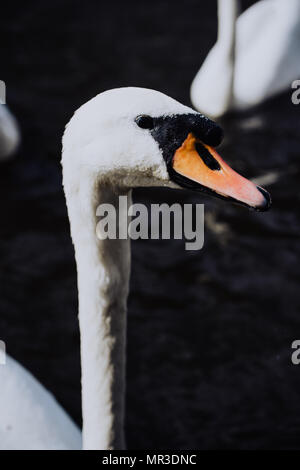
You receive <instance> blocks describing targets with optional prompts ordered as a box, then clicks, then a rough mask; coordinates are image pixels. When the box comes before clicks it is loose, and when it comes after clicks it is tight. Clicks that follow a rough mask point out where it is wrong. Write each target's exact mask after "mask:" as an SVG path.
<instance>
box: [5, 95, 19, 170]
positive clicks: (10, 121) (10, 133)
mask: <svg viewBox="0 0 300 470" xmlns="http://www.w3.org/2000/svg"><path fill="white" fill-rule="evenodd" d="M19 142H20V133H19V129H18V125H17V122H16V120H15V118H14V116H13V115H12V114H11V112H10V111H9V110H8V108H7V106H6V105H4V104H0V161H1V160H6V159H7V158H9V157H10V156H11V155H12V154H13V153H14V152H15V150H16V149H17V147H18V145H19Z"/></svg>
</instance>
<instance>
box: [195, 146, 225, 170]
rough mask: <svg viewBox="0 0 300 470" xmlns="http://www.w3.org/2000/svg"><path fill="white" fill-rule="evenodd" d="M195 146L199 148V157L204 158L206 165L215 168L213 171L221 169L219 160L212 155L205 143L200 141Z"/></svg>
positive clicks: (211, 168)
mask: <svg viewBox="0 0 300 470" xmlns="http://www.w3.org/2000/svg"><path fill="white" fill-rule="evenodd" d="M195 148H196V150H197V153H198V155H199V157H200V158H201V159H202V160H203V162H204V163H205V165H206V166H207V167H208V168H209V169H210V170H213V171H220V170H221V167H220V165H219V162H217V160H216V159H215V158H214V157H213V156H212V154H211V153H210V151H209V150H208V149H207V148H206V147H205V146H204V145H202V144H200V142H196V144H195Z"/></svg>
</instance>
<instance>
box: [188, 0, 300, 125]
mask: <svg viewBox="0 0 300 470" xmlns="http://www.w3.org/2000/svg"><path fill="white" fill-rule="evenodd" d="M237 16H238V0H218V22H219V31H218V40H217V42H216V44H215V46H214V47H213V49H212V50H211V51H210V53H209V54H208V56H207V58H206V60H205V61H204V63H203V65H202V67H201V69H200V70H199V72H198V73H197V75H196V77H195V79H194V81H193V83H192V86H191V100H192V103H193V105H194V106H195V107H196V109H198V110H199V111H201V112H203V113H205V114H207V115H209V116H211V117H213V118H218V117H220V116H222V115H223V114H224V113H225V112H227V111H229V110H244V109H247V108H249V107H251V106H255V105H258V104H260V103H261V102H263V101H264V100H266V99H267V98H270V97H271V96H273V95H276V94H278V93H280V92H283V91H284V90H286V89H288V88H290V87H291V85H292V82H293V81H294V80H296V79H299V78H300V47H299V44H300V0H288V1H287V0H261V1H259V2H257V3H255V4H254V5H253V6H251V7H250V8H248V9H247V10H246V11H245V12H244V13H243V14H242V15H241V16H240V17H239V18H238V19H237Z"/></svg>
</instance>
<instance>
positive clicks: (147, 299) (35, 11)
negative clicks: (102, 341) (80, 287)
mask: <svg viewBox="0 0 300 470" xmlns="http://www.w3.org/2000/svg"><path fill="white" fill-rule="evenodd" d="M251 3H253V2H243V5H244V7H245V6H248V5H250V4H251ZM216 30H217V24H216V2H215V1H211V0H210V1H208V0H207V1H203V0H202V1H200V0H186V1H184V2H183V1H174V0H173V1H168V2H167V1H159V2H158V1H157V2H141V1H136V0H134V1H129V2H122V1H113V0H112V1H109V2H104V1H94V0H93V1H85V2H80V1H68V0H64V1H58V0H53V1H43V2H41V1H33V0H28V1H26V2H22V3H21V2H20V3H17V2H14V1H11V2H6V3H5V5H1V33H0V38H1V39H0V47H1V77H0V78H1V79H2V80H5V82H6V85H7V101H8V104H9V105H10V107H11V109H12V110H13V111H14V113H15V114H16V116H17V118H18V120H19V123H20V127H21V129H22V137H23V141H22V146H21V148H20V150H19V152H18V155H17V158H16V159H15V160H13V161H11V162H8V163H6V164H2V165H1V168H0V214H1V226H0V338H1V339H2V340H4V341H5V342H6V344H7V349H8V352H9V354H11V355H12V356H13V357H15V358H16V359H17V360H18V361H20V362H21V363H22V364H23V365H24V366H26V367H27V368H28V369H29V370H30V371H32V373H33V374H34V375H35V376H36V377H38V378H39V380H40V381H41V382H42V383H43V384H44V385H45V386H46V387H47V388H49V389H50V390H51V391H52V392H53V393H54V394H55V396H56V397H57V399H58V400H59V401H60V403H61V404H62V405H63V406H64V407H65V409H66V410H67V411H68V412H69V413H70V414H71V415H72V416H73V417H74V419H75V420H76V421H77V422H78V423H79V424H81V422H80V419H81V410H80V362H79V335H78V324H77V290H76V269H75V262H74V255H73V248H72V244H71V240H70V236H69V225H68V219H67V213H66V207H65V201H64V196H63V192H62V186H61V168H60V163H59V162H60V153H61V136H62V133H63V129H64V125H65V124H66V123H67V122H68V120H69V119H70V117H71V115H72V113H73V112H74V110H75V109H76V108H77V107H78V106H80V105H81V104H82V103H84V102H85V101H87V100H88V99H90V98H92V97H93V96H94V95H95V94H97V93H99V92H101V91H104V90H106V89H110V88H114V87H119V86H128V85H129V86H143V87H148V88H154V89H157V90H160V91H162V92H164V93H166V94H168V95H170V96H172V97H174V98H176V99H178V100H179V101H181V102H183V103H184V104H190V101H189V87H190V84H191V81H192V79H193V77H194V75H195V74H196V72H197V70H198V68H199V67H200V65H201V63H202V61H203V60H204V58H205V56H206V54H207V52H208V51H209V49H210V48H211V47H212V46H213V44H214V41H215V38H216ZM266 66H267V58H266ZM298 78H300V77H298ZM299 116H300V108H299V107H297V106H294V105H292V103H291V92H287V93H286V94H284V95H282V96H280V97H277V98H276V99H273V100H272V101H270V102H268V103H266V104H265V105H263V106H262V107H260V108H259V109H256V110H252V111H250V112H248V113H246V114H243V115H236V116H229V117H228V118H227V119H226V120H224V121H223V123H222V124H223V127H224V129H225V133H226V139H225V141H224V145H223V148H222V149H221V150H222V155H223V156H224V157H225V158H226V159H227V160H228V161H229V162H230V163H231V165H232V166H233V167H234V168H235V169H237V170H239V171H240V172H241V173H242V174H245V175H246V176H248V177H257V176H261V175H265V174H269V173H272V174H273V173H274V172H275V173H276V174H277V175H278V180H277V182H275V183H273V184H272V185H271V186H270V187H268V189H269V190H270V192H271V193H272V196H273V200H274V206H273V209H272V211H271V212H269V213H267V214H256V213H253V212H248V211H247V210H246V209H243V208H239V207H234V206H231V205H226V204H225V203H224V202H222V201H218V200H213V199H209V198H200V196H199V195H196V194H193V193H188V192H186V193H184V192H177V191H163V190H160V189H159V190H158V189H155V190H147V191H146V190H136V191H135V192H134V199H135V201H140V202H145V203H150V202H161V201H169V202H175V201H179V202H182V203H184V202H205V210H206V233H205V237H206V238H205V246H204V249H203V250H202V251H200V252H187V251H185V249H184V241H173V240H171V241H136V242H134V243H133V244H132V251H133V253H132V256H133V263H132V265H133V269H132V278H131V292H130V298H129V304H128V316H129V321H128V365H127V419H126V434H127V443H128V447H129V448H135V449H151V448H177V449H187V448H197V449H214V448H221V449H246V448H247V449H253V448H262V449H266V448H300V400H299V395H300V366H299V367H296V366H294V365H292V363H291V353H292V350H291V343H292V341H293V340H295V339H299V338H300V326H299V321H298V317H299V315H300V305H299V303H300V288H299V273H300V266H299V254H300V253H299V252H300V248H299V226H300V221H299V216H298V206H299V192H300V191H299V157H300V150H299V144H300V135H299ZM221 150H220V152H221Z"/></svg>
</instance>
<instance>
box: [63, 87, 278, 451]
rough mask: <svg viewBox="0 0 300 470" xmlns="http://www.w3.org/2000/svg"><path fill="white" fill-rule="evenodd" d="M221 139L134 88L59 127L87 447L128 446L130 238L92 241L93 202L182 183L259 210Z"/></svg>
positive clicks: (256, 192) (257, 193)
mask: <svg viewBox="0 0 300 470" xmlns="http://www.w3.org/2000/svg"><path fill="white" fill-rule="evenodd" d="M220 140H221V131H220V128H219V127H218V126H217V125H216V124H214V123H213V122H212V121H210V120H208V119H207V118H205V117H204V116H203V115H200V114H198V113H196V112H195V111H194V110H192V109H191V108H188V107H186V106H183V105H181V104H180V103H178V102H177V101H175V100H173V99H171V98H169V97H168V96H165V95H163V94H161V93H159V92H156V91H153V90H146V89H140V88H121V89H116V90H110V91H107V92H105V93H102V94H100V95H98V96H96V97H95V98H94V99H92V100H91V101H89V102H88V103H86V104H85V105H83V106H82V107H81V108H80V109H79V110H77V111H76V113H75V114H74V116H73V117H72V119H71V121H70V122H69V124H68V125H67V127H66V131H65V134H64V137H63V154H62V166H63V182H64V190H65V195H66V201H67V206H68V213H69V219H70V225H71V234H72V239H73V243H74V247H75V256H76V262H77V271H78V293H79V321H80V333H81V362H82V411H83V447H84V449H96V450H98V449H121V448H123V447H124V445H125V442H124V434H123V420H124V393H125V348H126V300H127V294H128V283H129V272H130V242H129V240H126V239H124V240H123V239H118V240H99V239H98V238H97V235H96V224H97V221H98V220H97V218H96V209H97V206H98V205H99V204H100V203H111V204H113V205H114V207H115V208H116V209H117V210H118V197H119V195H127V196H128V198H129V199H130V197H131V188H133V187H137V186H166V187H173V188H174V187H179V186H180V187H188V188H190V189H194V190H196V191H199V192H204V193H205V192H208V193H209V194H215V195H218V196H219V197H223V198H224V199H227V200H235V201H240V202H241V203H243V204H244V205H247V206H250V207H254V208H256V209H257V210H266V209H267V208H268V207H269V205H270V198H269V196H268V193H267V192H265V191H264V190H263V189H261V188H257V187H256V186H255V185H254V184H253V183H251V182H250V181H248V180H246V179H245V178H243V177H242V176H240V175H238V174H237V173H235V172H234V171H233V170H231V169H230V167H229V166H228V165H226V163H225V162H224V161H223V160H222V159H221V157H220V156H219V155H218V154H217V152H216V151H215V150H214V149H213V148H212V147H211V146H215V145H218V144H219V143H220ZM217 193H218V194H217ZM121 210H122V209H121Z"/></svg>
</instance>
